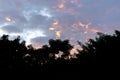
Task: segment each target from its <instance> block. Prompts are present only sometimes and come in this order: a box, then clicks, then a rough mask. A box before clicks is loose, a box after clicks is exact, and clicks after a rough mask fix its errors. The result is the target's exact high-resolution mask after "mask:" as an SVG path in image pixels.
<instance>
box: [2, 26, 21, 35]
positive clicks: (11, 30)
mask: <svg viewBox="0 0 120 80" xmlns="http://www.w3.org/2000/svg"><path fill="white" fill-rule="evenodd" d="M1 29H2V30H4V31H5V32H7V33H10V34H11V33H22V30H21V29H20V28H19V27H17V26H14V25H8V26H4V27H2V28H1Z"/></svg>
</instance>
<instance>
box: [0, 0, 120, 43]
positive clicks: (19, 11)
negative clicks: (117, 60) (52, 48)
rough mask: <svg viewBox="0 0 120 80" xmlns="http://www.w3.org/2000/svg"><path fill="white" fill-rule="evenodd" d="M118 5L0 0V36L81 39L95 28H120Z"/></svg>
mask: <svg viewBox="0 0 120 80" xmlns="http://www.w3.org/2000/svg"><path fill="white" fill-rule="evenodd" d="M119 7H120V1H119V0H99V1H96V0H54V1H52V0H12V1H11V0H0V35H2V34H9V35H11V36H13V37H14V36H17V35H20V36H21V37H22V38H23V39H25V40H26V41H27V44H36V43H37V44H38V45H39V44H40V45H41V44H42V45H43V44H46V43H47V42H48V40H49V39H51V38H54V39H55V38H58V37H57V35H59V37H60V38H61V39H70V40H71V43H73V44H75V42H76V40H81V41H83V42H84V41H86V40H87V38H90V37H92V38H94V36H95V35H96V32H98V31H101V32H106V33H112V32H113V31H114V30H115V29H118V30H120V26H119V25H120V22H119V21H120V15H119V14H120V10H119Z"/></svg>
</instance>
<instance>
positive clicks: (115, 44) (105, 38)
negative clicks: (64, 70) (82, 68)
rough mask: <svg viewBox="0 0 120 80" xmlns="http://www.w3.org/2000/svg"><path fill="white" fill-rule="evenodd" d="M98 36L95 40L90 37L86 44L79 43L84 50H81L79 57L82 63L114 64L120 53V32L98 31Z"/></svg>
mask: <svg viewBox="0 0 120 80" xmlns="http://www.w3.org/2000/svg"><path fill="white" fill-rule="evenodd" d="M97 34H98V37H96V39H95V40H93V39H90V40H89V42H87V43H86V44H82V43H81V42H79V41H78V43H79V44H80V45H81V46H82V48H83V50H82V51H80V54H79V55H78V58H79V59H80V62H82V63H97V64H105V65H107V64H114V63H116V62H118V60H117V59H119V58H118V56H119V53H120V50H119V49H120V47H119V46H120V32H119V31H117V30H116V31H115V34H113V35H108V34H103V33H97Z"/></svg>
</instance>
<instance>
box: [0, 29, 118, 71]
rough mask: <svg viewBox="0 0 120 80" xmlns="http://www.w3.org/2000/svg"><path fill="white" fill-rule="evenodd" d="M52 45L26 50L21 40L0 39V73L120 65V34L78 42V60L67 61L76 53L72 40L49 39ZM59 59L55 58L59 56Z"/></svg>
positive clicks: (98, 34)
mask: <svg viewBox="0 0 120 80" xmlns="http://www.w3.org/2000/svg"><path fill="white" fill-rule="evenodd" d="M48 43H49V45H43V46H42V48H39V49H35V48H34V47H33V46H32V45H28V46H26V43H25V41H21V39H20V36H18V37H17V38H16V39H14V40H9V36H8V35H3V36H2V37H1V38H0V71H1V70H10V71H18V70H22V71H31V70H36V71H44V70H56V71H58V70H62V71H66V70H81V68H80V67H81V66H82V65H110V64H111V65H113V64H114V65H118V63H119V54H120V31H118V30H115V33H114V34H113V35H108V34H104V33H97V37H96V38H95V39H89V41H88V42H86V43H85V44H83V43H81V42H80V41H78V44H79V45H80V46H81V47H82V50H79V49H77V50H78V52H79V54H76V55H77V58H68V57H69V56H70V55H71V54H70V51H71V50H72V49H73V47H74V46H73V45H71V44H70V43H69V40H60V39H56V40H53V39H50V40H49V42H48ZM60 53H62V54H61V56H60V57H56V55H60Z"/></svg>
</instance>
